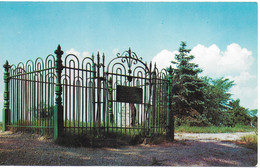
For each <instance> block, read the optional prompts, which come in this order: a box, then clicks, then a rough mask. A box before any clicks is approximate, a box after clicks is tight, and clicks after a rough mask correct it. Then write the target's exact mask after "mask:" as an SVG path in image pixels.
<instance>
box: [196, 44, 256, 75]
mask: <svg viewBox="0 0 260 168" xmlns="http://www.w3.org/2000/svg"><path fill="white" fill-rule="evenodd" d="M191 54H193V55H194V56H195V59H194V62H195V63H197V64H199V66H200V67H201V68H202V69H203V74H206V75H212V74H214V75H225V74H227V73H237V72H243V71H247V70H249V68H250V66H251V65H252V63H253V61H254V59H253V57H252V52H251V51H248V50H247V49H246V48H241V46H240V45H238V44H236V43H232V44H230V45H228V46H227V49H226V51H224V52H222V51H220V49H219V47H218V46H216V45H215V44H213V45H211V46H210V47H205V46H203V45H201V44H198V45H197V46H195V47H194V48H193V49H192V50H191Z"/></svg>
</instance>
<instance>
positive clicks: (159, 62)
mask: <svg viewBox="0 0 260 168" xmlns="http://www.w3.org/2000/svg"><path fill="white" fill-rule="evenodd" d="M177 53H178V51H168V50H166V49H165V50H162V51H161V52H159V53H158V54H157V55H156V56H155V57H153V59H152V62H153V63H155V62H156V66H157V68H158V69H159V70H160V69H163V68H167V67H169V66H170V65H171V66H172V67H173V64H172V63H171V61H173V60H174V56H175V54H177Z"/></svg>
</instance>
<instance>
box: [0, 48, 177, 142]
mask: <svg viewBox="0 0 260 168" xmlns="http://www.w3.org/2000/svg"><path fill="white" fill-rule="evenodd" d="M54 53H55V56H54V55H52V54H51V55H48V56H47V57H46V58H45V59H42V58H37V59H36V60H35V61H32V60H28V61H27V62H26V63H25V64H24V63H19V64H18V65H17V66H15V65H9V63H8V61H6V63H5V64H4V69H5V72H4V84H5V91H4V108H3V126H2V129H3V131H5V130H10V129H15V130H18V131H26V132H31V133H38V134H43V135H50V136H53V138H54V139H58V138H59V137H61V136H63V137H64V135H65V136H66V135H71V134H79V135H91V136H96V135H101V134H102V133H110V132H113V133H119V134H127V135H139V134H141V135H143V136H146V137H151V136H152V135H154V134H164V133H166V134H167V137H168V139H169V140H173V138H174V134H173V129H174V128H173V114H172V107H171V97H172V87H171V85H172V69H171V68H170V69H169V70H165V69H163V70H161V71H160V72H159V70H158V69H157V68H156V65H155V66H153V67H152V64H151V63H150V64H149V65H148V64H147V63H144V62H143V61H142V58H141V57H138V56H137V54H136V53H135V52H132V51H131V49H129V50H127V51H125V52H123V53H122V54H117V56H116V57H115V58H114V59H112V60H111V61H110V62H109V63H108V64H107V66H105V65H106V64H105V55H104V54H103V55H102V57H101V56H100V54H99V53H98V54H97V57H96V58H95V57H94V55H92V57H85V58H84V59H82V60H79V58H78V57H77V56H76V55H74V54H68V55H66V56H65V57H63V51H62V50H61V47H60V45H59V46H58V48H57V49H56V50H55V52H54Z"/></svg>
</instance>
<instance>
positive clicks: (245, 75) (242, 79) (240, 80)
mask: <svg viewBox="0 0 260 168" xmlns="http://www.w3.org/2000/svg"><path fill="white" fill-rule="evenodd" d="M227 78H228V79H230V80H232V81H235V84H237V85H243V84H247V82H248V81H249V80H251V79H256V78H257V77H256V75H252V74H250V73H249V72H241V73H240V74H239V76H235V77H233V76H227Z"/></svg>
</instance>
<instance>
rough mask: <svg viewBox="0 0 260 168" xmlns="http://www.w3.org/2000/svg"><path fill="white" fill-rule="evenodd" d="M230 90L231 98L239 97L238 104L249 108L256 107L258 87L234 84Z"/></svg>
mask: <svg viewBox="0 0 260 168" xmlns="http://www.w3.org/2000/svg"><path fill="white" fill-rule="evenodd" d="M230 92H231V93H232V94H233V96H232V97H233V99H240V105H241V106H244V107H246V108H249V109H257V104H258V98H257V93H258V87H254V88H252V87H248V86H240V85H235V86H233V87H232V88H231V90H230Z"/></svg>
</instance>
